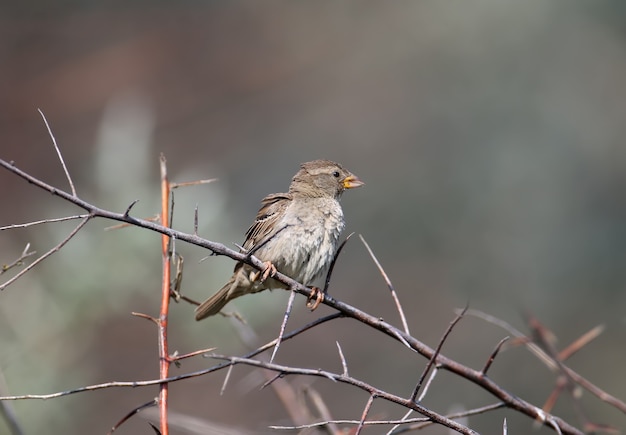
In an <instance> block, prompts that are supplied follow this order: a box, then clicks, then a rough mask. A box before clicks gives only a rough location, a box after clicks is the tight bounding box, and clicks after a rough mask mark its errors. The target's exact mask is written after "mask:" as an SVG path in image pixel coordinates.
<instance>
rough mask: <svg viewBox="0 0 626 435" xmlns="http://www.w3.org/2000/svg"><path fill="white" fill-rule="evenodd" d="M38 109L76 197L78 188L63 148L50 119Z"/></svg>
mask: <svg viewBox="0 0 626 435" xmlns="http://www.w3.org/2000/svg"><path fill="white" fill-rule="evenodd" d="M37 111H38V112H39V114H40V115H41V117H42V118H43V122H44V124H46V128H47V129H48V135H49V136H50V138H51V139H52V144H53V145H54V149H55V150H56V152H57V156H59V160H60V161H61V166H63V171H64V172H65V176H66V177H67V181H68V182H69V183H70V189H72V196H74V197H76V196H77V195H76V188H75V187H74V183H73V182H72V177H70V173H69V171H68V170H67V166H65V160H63V155H62V154H61V150H60V149H59V146H58V145H57V140H56V139H55V138H54V134H52V129H51V128H50V125H49V124H48V120H47V119H46V115H44V114H43V112H42V111H41V109H37Z"/></svg>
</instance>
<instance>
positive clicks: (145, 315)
mask: <svg viewBox="0 0 626 435" xmlns="http://www.w3.org/2000/svg"><path fill="white" fill-rule="evenodd" d="M130 314H131V316H135V317H139V318H141V319H146V320H149V321H151V322H152V323H154V324H155V325H158V324H159V319H157V318H156V317H153V316H150V315H148V314H144V313H137V312H135V311H133V312H131V313H130Z"/></svg>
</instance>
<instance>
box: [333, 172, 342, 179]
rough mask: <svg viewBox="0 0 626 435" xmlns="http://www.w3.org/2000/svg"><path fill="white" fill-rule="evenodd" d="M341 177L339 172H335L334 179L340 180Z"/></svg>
mask: <svg viewBox="0 0 626 435" xmlns="http://www.w3.org/2000/svg"><path fill="white" fill-rule="evenodd" d="M339 175H341V174H340V173H339V171H335V172H333V177H335V178H339Z"/></svg>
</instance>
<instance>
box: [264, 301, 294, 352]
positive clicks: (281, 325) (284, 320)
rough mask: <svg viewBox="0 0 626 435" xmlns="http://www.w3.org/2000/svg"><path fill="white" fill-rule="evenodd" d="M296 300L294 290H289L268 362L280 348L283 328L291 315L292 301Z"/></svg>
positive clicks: (283, 333)
mask: <svg viewBox="0 0 626 435" xmlns="http://www.w3.org/2000/svg"><path fill="white" fill-rule="evenodd" d="M295 300H296V292H295V291H293V290H292V291H290V292H289V300H288V301H287V308H286V309H285V315H284V316H283V321H282V323H281V324H280V331H279V332H278V337H277V338H276V346H274V350H273V351H272V356H271V357H270V362H273V361H274V357H275V356H276V353H278V348H280V343H281V342H282V340H283V336H284V335H285V328H286V327H287V322H288V321H289V316H290V315H291V310H292V309H293V302H294V301H295Z"/></svg>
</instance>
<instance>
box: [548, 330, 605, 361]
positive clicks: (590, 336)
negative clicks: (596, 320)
mask: <svg viewBox="0 0 626 435" xmlns="http://www.w3.org/2000/svg"><path fill="white" fill-rule="evenodd" d="M603 331H604V325H598V326H596V327H595V328H592V329H591V330H590V331H588V332H586V333H585V334H583V335H582V336H580V337H579V338H578V339H577V340H576V341H574V342H573V343H571V344H570V345H569V346H567V347H566V348H565V349H563V350H562V351H560V352H559V354H558V359H559V360H561V361H565V360H566V359H568V358H569V357H571V356H572V355H574V354H575V353H576V352H578V351H579V350H581V349H582V348H583V347H584V346H586V345H587V344H588V343H589V342H591V341H592V340H595V339H596V338H597V337H598V336H599V335H600V334H602V332H603Z"/></svg>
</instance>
